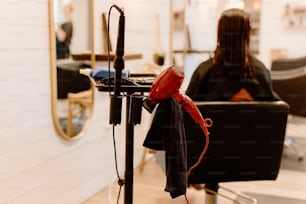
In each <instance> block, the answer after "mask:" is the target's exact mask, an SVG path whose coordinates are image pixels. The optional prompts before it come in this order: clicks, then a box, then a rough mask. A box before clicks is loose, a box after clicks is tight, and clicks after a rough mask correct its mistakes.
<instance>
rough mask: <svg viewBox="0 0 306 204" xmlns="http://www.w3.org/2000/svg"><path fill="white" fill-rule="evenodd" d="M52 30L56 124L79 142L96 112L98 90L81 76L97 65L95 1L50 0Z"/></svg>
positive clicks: (52, 102) (53, 112) (53, 107)
mask: <svg viewBox="0 0 306 204" xmlns="http://www.w3.org/2000/svg"><path fill="white" fill-rule="evenodd" d="M49 27H50V33H49V35H50V60H51V61H50V64H51V69H50V70H51V71H50V73H51V98H52V100H51V105H52V118H53V123H54V126H55V129H56V131H57V133H58V134H59V135H60V136H61V137H62V138H64V139H66V140H75V139H78V138H80V137H81V136H82V135H83V133H84V130H85V129H86V127H88V125H89V123H90V119H91V117H92V112H93V102H94V87H93V85H92V83H90V80H89V78H88V77H86V76H83V75H81V74H80V73H79V70H80V69H83V68H91V67H93V66H94V63H95V60H94V50H93V47H94V46H93V42H94V35H93V0H86V1H84V0H49ZM80 56H82V57H80Z"/></svg>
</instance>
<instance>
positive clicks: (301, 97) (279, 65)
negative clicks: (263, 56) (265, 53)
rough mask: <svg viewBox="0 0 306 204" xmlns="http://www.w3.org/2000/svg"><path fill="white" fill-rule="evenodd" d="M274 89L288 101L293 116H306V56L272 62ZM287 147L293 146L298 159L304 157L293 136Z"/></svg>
mask: <svg viewBox="0 0 306 204" xmlns="http://www.w3.org/2000/svg"><path fill="white" fill-rule="evenodd" d="M271 78H272V83H273V89H274V91H275V92H276V93H277V94H278V95H279V96H280V97H281V98H282V100H284V101H286V102H287V103H288V104H289V106H290V110H289V113H290V114H291V115H293V116H299V117H306V89H305V87H306V56H305V57H299V58H291V59H278V60H274V61H273V62H272V64H271ZM286 144H287V147H292V149H293V150H294V151H295V152H296V154H297V156H298V159H299V160H302V159H303V158H304V153H303V152H302V150H300V149H299V148H298V147H297V146H296V144H295V140H294V138H293V137H290V135H289V136H288V139H287V143H286Z"/></svg>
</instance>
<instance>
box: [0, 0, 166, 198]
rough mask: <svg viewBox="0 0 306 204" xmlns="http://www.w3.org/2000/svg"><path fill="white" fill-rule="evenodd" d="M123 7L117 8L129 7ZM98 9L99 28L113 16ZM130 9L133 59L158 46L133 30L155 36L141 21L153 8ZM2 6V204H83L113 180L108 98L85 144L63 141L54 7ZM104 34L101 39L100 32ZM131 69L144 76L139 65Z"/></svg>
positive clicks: (138, 131) (31, 0)
mask: <svg viewBox="0 0 306 204" xmlns="http://www.w3.org/2000/svg"><path fill="white" fill-rule="evenodd" d="M123 2H124V1H117V2H114V3H118V5H123V6H125V5H124V4H123ZM96 3H97V6H96V7H95V12H96V13H95V16H96V18H97V21H96V23H97V25H99V26H100V22H98V20H100V19H101V17H100V12H101V11H103V10H107V9H108V8H109V5H110V3H108V4H107V3H106V2H105V1H99V3H98V1H96ZM130 3H131V4H130V7H128V6H126V8H125V10H126V16H127V26H126V28H127V37H126V39H127V40H126V47H127V52H128V50H131V52H132V51H133V52H140V53H143V51H144V50H150V47H151V46H152V44H153V42H152V41H150V37H151V36H150V31H148V30H144V28H141V29H140V27H138V26H137V25H134V24H133V23H135V21H136V23H137V24H138V25H139V24H140V23H141V24H144V25H147V26H146V28H147V29H149V28H150V26H149V23H148V24H146V23H147V21H146V20H145V19H142V18H139V16H140V15H144V16H145V18H146V19H147V18H149V17H150V16H146V15H145V14H147V13H148V15H149V12H145V11H144V9H149V10H150V11H151V6H150V4H152V1H135V0H134V1H132V2H130ZM0 4H1V6H0V29H1V33H0V39H1V40H0V41H1V43H0V58H1V66H0V69H1V80H0V92H1V95H2V96H1V98H0V121H1V123H0V164H1V167H0V203H1V204H6V203H7V204H27V203H28V204H41V203H46V204H47V203H50V204H59V203H62V204H79V203H81V201H83V200H85V199H86V198H88V197H89V196H91V195H93V194H94V193H95V192H97V191H98V190H100V189H101V188H103V187H105V186H106V185H107V184H108V183H110V182H111V181H113V179H114V178H115V177H114V174H115V171H114V159H113V146H112V135H111V127H110V125H109V124H108V109H109V99H108V97H107V94H105V93H101V92H97V91H96V93H95V94H96V99H95V100H96V101H95V102H96V103H95V112H94V116H93V119H92V123H91V125H90V127H89V129H88V130H87V132H86V133H85V135H84V137H83V138H82V139H80V140H79V141H76V142H66V141H63V140H62V139H61V138H60V137H58V136H57V135H56V133H55V131H54V128H53V124H52V119H51V109H50V108H51V104H50V97H51V96H50V94H51V90H50V71H49V70H50V67H49V66H50V63H49V37H48V36H49V28H48V1H47V0H39V1H37V0H28V1H1V3H0ZM125 4H126V3H125ZM131 5H136V6H138V7H139V8H141V9H139V10H137V11H138V12H139V13H137V15H136V14H134V13H132V11H131ZM158 5H160V4H158ZM164 6H165V8H164V7H163V10H162V12H165V13H166V12H167V5H164ZM133 10H134V9H133ZM159 11H161V10H159ZM159 11H157V10H155V12H159ZM151 15H153V14H151ZM137 21H138V22H137ZM139 21H140V22H139ZM114 25H115V24H114ZM99 26H98V27H97V28H96V32H100V31H98V30H99ZM141 32H143V33H141ZM136 35H137V36H136ZM135 39H137V41H136V42H132V40H135ZM97 46H98V45H97ZM144 54H145V53H144ZM145 56H146V55H145ZM149 57H150V56H147V57H146V58H145V60H148V59H149ZM133 63H134V64H135V65H136V66H137V67H136V66H135V67H136V68H138V67H139V69H140V68H141V64H142V62H141V61H140V62H136V61H134V62H133ZM128 65H129V64H128V63H127V66H128ZM123 112H124V110H123ZM143 114H144V115H146V117H144V119H143V123H142V126H141V127H140V126H136V127H135V162H134V163H135V165H137V163H138V162H139V158H140V156H141V154H142V146H141V144H142V142H143V140H144V137H145V134H146V129H147V127H148V125H147V123H148V122H149V120H148V119H147V118H149V117H150V115H149V114H147V113H146V112H144V113H143ZM122 117H123V121H122V125H121V126H120V127H118V128H116V137H117V145H118V159H119V168H120V172H121V173H123V169H124V145H125V133H124V113H123V116H122Z"/></svg>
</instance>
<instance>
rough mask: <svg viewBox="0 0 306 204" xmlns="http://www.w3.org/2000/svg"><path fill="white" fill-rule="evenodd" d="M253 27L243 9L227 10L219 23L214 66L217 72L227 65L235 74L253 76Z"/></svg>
mask: <svg viewBox="0 0 306 204" xmlns="http://www.w3.org/2000/svg"><path fill="white" fill-rule="evenodd" d="M250 33H251V25H250V18H249V15H248V14H247V13H246V12H244V11H243V10H241V9H236V8H233V9H228V10H225V11H224V12H223V13H222V15H221V17H220V19H219V23H218V35H217V46H216V49H215V51H214V64H215V68H216V69H217V70H219V71H220V70H222V69H223V68H224V67H227V65H228V66H229V67H230V68H231V69H232V71H233V72H235V73H237V72H238V73H240V74H242V75H243V76H252V74H253V73H254V65H253V62H252V57H251V53H250V49H249V44H250Z"/></svg>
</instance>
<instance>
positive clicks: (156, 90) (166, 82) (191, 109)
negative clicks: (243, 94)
mask: <svg viewBox="0 0 306 204" xmlns="http://www.w3.org/2000/svg"><path fill="white" fill-rule="evenodd" d="M183 80H184V71H183V69H182V68H180V67H178V66H176V65H170V66H169V67H168V68H166V69H165V70H164V71H162V73H161V74H160V75H159V76H158V77H157V78H156V79H155V81H154V82H153V84H152V87H151V90H150V93H149V96H148V97H147V98H146V99H145V100H144V102H143V106H144V107H145V109H147V110H148V111H149V112H150V113H152V111H153V110H154V108H155V106H156V105H157V104H158V103H159V102H160V101H162V100H165V99H168V98H169V97H173V98H174V99H175V100H176V101H177V102H178V103H179V104H180V105H181V106H182V107H183V108H184V109H185V110H187V112H188V113H189V114H190V115H191V117H192V118H193V119H194V121H195V122H196V123H197V124H199V125H200V127H201V128H202V131H203V132H204V133H205V135H209V133H208V130H207V127H210V126H212V120H211V119H209V118H207V119H204V118H203V117H202V114H201V112H200V111H199V109H198V108H197V106H196V105H195V104H194V102H193V101H192V100H191V99H190V98H189V97H188V96H187V95H185V94H183V93H182V92H181V91H180V90H179V89H180V87H181V84H182V82H183Z"/></svg>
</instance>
